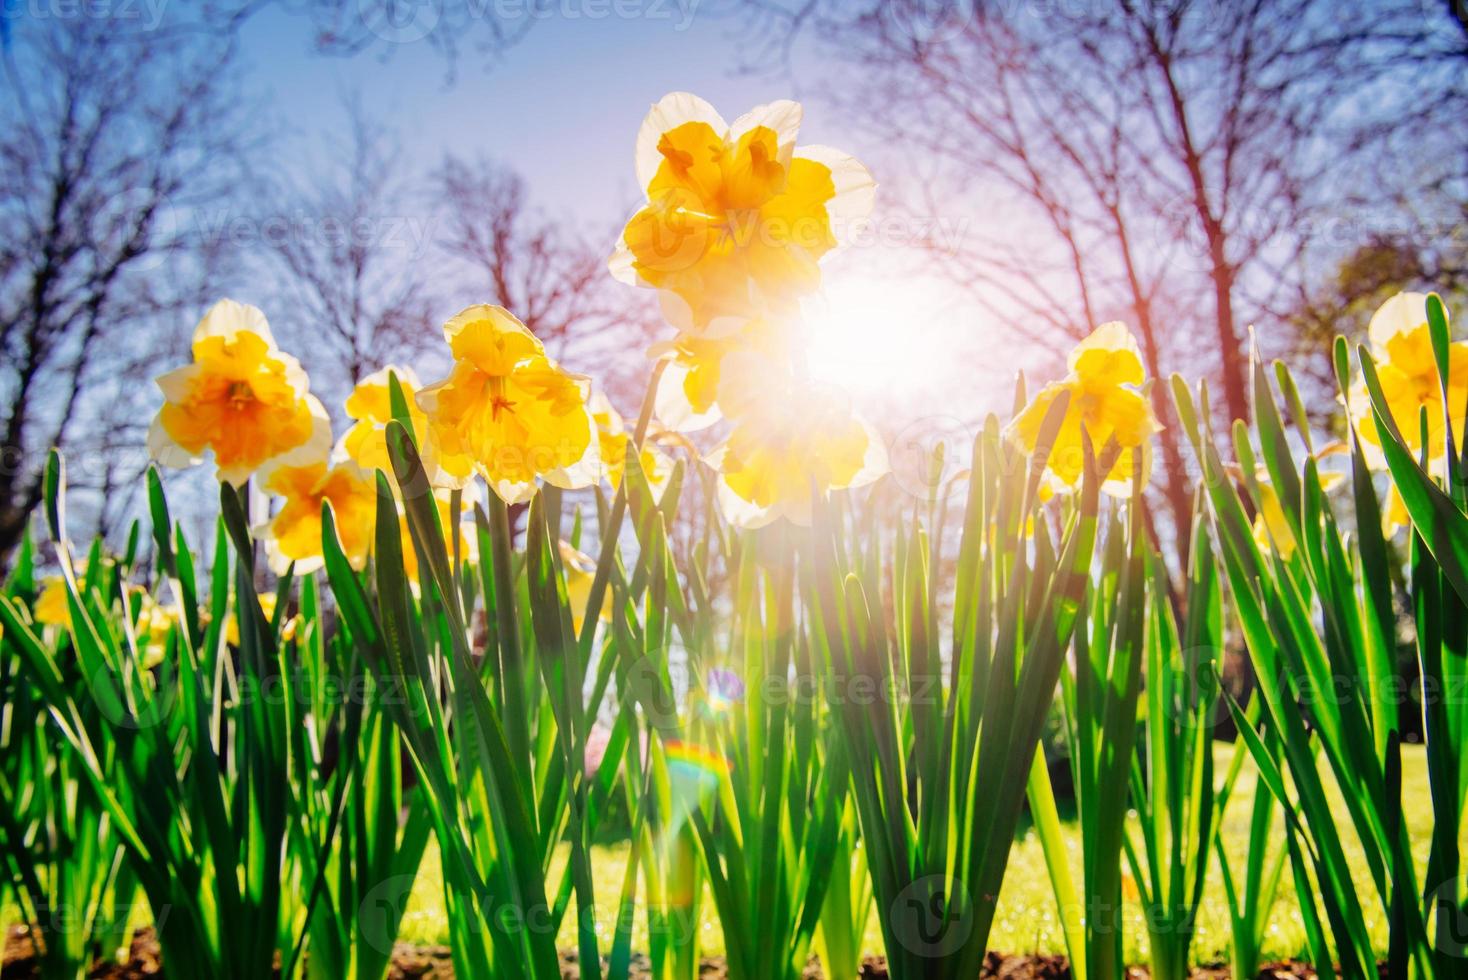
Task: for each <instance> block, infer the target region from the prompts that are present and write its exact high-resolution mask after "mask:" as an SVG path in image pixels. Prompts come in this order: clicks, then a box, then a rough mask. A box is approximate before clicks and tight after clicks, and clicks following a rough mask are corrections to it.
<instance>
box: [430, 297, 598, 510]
mask: <svg viewBox="0 0 1468 980" xmlns="http://www.w3.org/2000/svg"><path fill="white" fill-rule="evenodd" d="M444 336H445V337H446V338H447V339H448V342H449V348H450V349H451V350H452V351H453V355H454V367H453V370H452V372H451V373H450V374H449V376H448V377H447V378H445V379H444V380H442V381H440V382H438V383H437V384H432V385H429V386H428V387H427V388H424V389H423V390H422V391H420V392H419V393H418V405H419V407H420V408H422V410H423V413H424V415H425V416H426V417H427V423H428V428H429V431H430V432H431V435H432V439H433V441H434V442H435V443H436V444H437V447H438V458H437V468H438V470H439V471H441V472H442V473H443V474H445V476H446V477H447V478H450V479H453V480H458V481H462V480H466V479H468V478H469V477H470V476H471V475H472V474H473V473H475V472H478V473H480V474H481V475H482V476H483V477H484V478H485V479H486V480H487V481H488V482H489V485H490V488H491V489H493V490H494V492H495V493H497V494H499V496H500V498H501V499H503V500H504V501H505V502H506V503H524V502H525V501H527V500H529V499H530V498H531V497H532V496H533V495H534V494H535V481H536V479H537V478H539V479H543V480H545V481H547V482H548V483H551V484H554V485H555V486H558V487H564V488H566V489H575V488H578V487H585V486H590V485H591V484H592V483H593V482H595V480H596V477H597V471H598V464H599V453H598V445H597V441H596V440H595V439H594V438H593V430H594V425H593V423H592V420H591V413H590V412H589V411H588V410H587V406H586V399H587V395H588V387H589V386H588V383H587V382H586V380H585V379H584V378H580V377H578V376H576V375H572V374H569V373H567V372H566V371H564V370H562V369H561V368H560V366H559V365H557V364H556V363H555V362H554V361H552V360H551V359H550V358H549V357H547V356H546V354H545V349H544V348H543V347H542V346H541V344H540V341H539V340H537V339H536V338H535V336H534V335H533V334H532V333H531V332H530V331H529V330H527V329H526V327H525V325H524V324H523V323H521V322H520V321H519V320H517V319H515V317H514V316H513V315H512V314H511V313H510V312H509V311H508V310H505V309H504V308H502V307H499V306H471V307H469V308H468V309H466V310H464V311H463V312H461V313H459V314H458V315H457V316H455V317H454V318H453V319H452V320H450V321H449V322H448V323H446V324H444Z"/></svg>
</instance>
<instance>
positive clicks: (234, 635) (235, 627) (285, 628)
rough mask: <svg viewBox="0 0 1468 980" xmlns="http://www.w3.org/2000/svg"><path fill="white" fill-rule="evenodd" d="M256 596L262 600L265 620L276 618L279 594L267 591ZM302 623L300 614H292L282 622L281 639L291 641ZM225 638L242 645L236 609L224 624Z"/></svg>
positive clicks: (227, 640)
mask: <svg viewBox="0 0 1468 980" xmlns="http://www.w3.org/2000/svg"><path fill="white" fill-rule="evenodd" d="M256 598H257V599H258V600H259V601H260V611H261V612H263V613H264V614H265V621H266V622H267V623H268V622H270V621H271V620H273V619H274V618H275V607H276V605H277V603H278V602H279V601H280V598H279V596H278V595H276V593H274V592H268V591H267V592H260V593H257V594H256ZM300 625H301V617H300V616H299V615H296V616H291V617H290V618H289V619H287V620H286V621H285V622H283V623H281V624H280V638H281V640H282V641H285V642H289V641H290V640H292V639H294V638H295V635H296V629H297V627H299V626H300ZM224 639H225V641H226V642H228V643H229V645H230V646H234V647H237V646H239V645H240V621H239V616H238V614H237V613H236V612H235V611H234V610H231V611H230V614H229V619H228V620H227V621H226V622H225V624H224Z"/></svg>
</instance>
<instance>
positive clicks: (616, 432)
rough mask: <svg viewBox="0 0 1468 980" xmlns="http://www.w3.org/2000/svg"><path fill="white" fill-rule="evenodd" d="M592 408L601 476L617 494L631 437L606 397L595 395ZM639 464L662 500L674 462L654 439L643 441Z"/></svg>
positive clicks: (599, 394)
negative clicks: (659, 447)
mask: <svg viewBox="0 0 1468 980" xmlns="http://www.w3.org/2000/svg"><path fill="white" fill-rule="evenodd" d="M590 407H591V418H592V421H593V422H595V423H596V439H597V447H598V451H599V452H600V454H601V472H602V476H604V477H605V478H606V481H607V483H608V484H609V485H610V486H611V488H612V489H613V490H616V489H617V488H618V487H620V486H621V485H622V477H623V475H624V474H625V471H626V469H627V443H628V442H629V441H630V440H631V437H630V436H629V435H628V434H627V426H626V423H624V422H623V421H622V416H621V415H620V414H618V412H617V410H616V409H615V408H613V407H612V403H611V402H610V401H608V400H607V396H606V395H604V394H602V393H601V392H600V391H598V392H594V393H593V394H592V396H591V405H590ZM649 435H651V434H649ZM637 461H638V462H639V463H640V464H641V465H642V473H643V475H644V476H645V477H646V478H647V485H648V486H649V487H650V488H651V489H652V492H653V496H654V497H661V496H662V494H663V490H664V489H665V488H666V487H667V485H668V478H669V477H671V476H672V475H673V461H672V460H671V459H669V458H668V457H667V455H665V454H664V453H663V452H662V451H661V450H660V449H658V448H657V446H656V445H654V443H653V441H652V439H651V438H648V439H645V440H644V441H643V445H642V450H641V451H640V452H639V453H638V454H637Z"/></svg>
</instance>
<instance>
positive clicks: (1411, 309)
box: [1366, 293, 1427, 351]
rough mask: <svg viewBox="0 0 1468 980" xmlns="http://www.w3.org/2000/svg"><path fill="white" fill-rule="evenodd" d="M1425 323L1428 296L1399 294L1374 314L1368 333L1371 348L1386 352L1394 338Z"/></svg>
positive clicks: (1367, 329) (1424, 294) (1422, 294)
mask: <svg viewBox="0 0 1468 980" xmlns="http://www.w3.org/2000/svg"><path fill="white" fill-rule="evenodd" d="M1425 323H1427V294H1426V293H1397V294H1396V295H1395V296H1393V297H1392V298H1391V299H1389V300H1387V301H1386V302H1385V303H1383V304H1381V306H1380V308H1378V309H1377V311H1376V312H1375V313H1374V314H1372V316H1371V324H1370V326H1368V327H1367V328H1366V333H1367V335H1368V336H1369V337H1370V339H1371V346H1372V347H1373V348H1375V349H1376V350H1378V351H1384V350H1386V347H1387V344H1389V343H1390V342H1391V340H1392V338H1393V337H1396V336H1397V335H1399V334H1404V333H1411V332H1412V331H1414V330H1416V329H1417V328H1418V327H1420V326H1422V325H1423V324H1425Z"/></svg>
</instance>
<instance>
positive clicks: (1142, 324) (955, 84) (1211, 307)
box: [739, 0, 1468, 544]
mask: <svg viewBox="0 0 1468 980" xmlns="http://www.w3.org/2000/svg"><path fill="white" fill-rule="evenodd" d="M739 7H740V11H741V12H742V13H743V14H745V15H746V20H745V24H746V26H747V27H748V29H749V30H750V31H751V33H752V36H753V38H754V40H755V41H756V42H757V43H755V44H754V45H753V46H752V50H755V51H757V52H759V53H758V55H756V58H757V59H762V60H763V61H764V62H765V63H766V64H770V63H775V64H781V63H784V64H787V65H788V64H789V63H790V62H789V59H790V58H791V57H792V52H794V51H795V50H796V47H795V39H796V38H797V37H798V36H800V34H801V32H803V31H809V32H811V33H812V34H818V35H820V36H822V37H823V38H826V39H829V40H830V42H831V50H832V52H833V53H835V54H836V55H837V56H838V57H839V58H840V59H842V60H843V61H844V62H845V63H846V64H848V65H849V66H850V68H851V70H850V71H849V72H843V73H841V74H840V76H839V77H838V78H836V79H834V80H832V81H831V82H830V84H828V85H827V86H825V90H828V91H829V97H830V98H831V99H832V101H834V102H836V103H837V104H838V105H839V106H840V107H841V108H843V109H845V110H846V111H847V112H848V113H849V115H850V116H851V118H853V119H855V120H857V121H858V122H859V123H860V124H861V125H863V126H865V127H867V128H869V129H870V130H871V131H872V132H873V133H875V134H876V135H877V136H878V137H879V138H880V143H881V144H883V145H886V146H892V147H901V148H903V150H905V151H907V152H906V153H905V154H903V155H902V161H901V165H900V166H896V167H894V168H893V169H895V170H897V172H898V173H899V175H900V174H901V173H902V172H908V173H921V174H922V179H921V180H920V181H916V180H915V181H910V182H909V183H908V185H907V187H906V188H905V189H904V188H903V186H902V181H901V178H900V176H899V177H898V179H896V180H893V179H892V178H891V174H890V173H884V174H882V175H881V176H882V177H883V179H884V183H886V185H887V186H888V188H889V190H890V189H892V188H893V187H894V186H895V187H896V188H897V197H898V201H897V202H895V203H896V206H899V207H903V208H905V209H908V210H910V211H911V212H913V213H916V214H929V215H931V214H951V213H953V212H954V211H955V210H960V209H974V210H977V209H978V208H979V207H980V206H982V208H983V213H985V214H986V215H990V216H992V218H991V219H990V220H989V228H990V229H991V230H990V231H989V232H987V233H986V232H985V231H984V230H982V229H979V230H977V232H976V233H975V234H972V235H970V236H969V237H968V238H967V239H965V240H964V241H963V242H961V243H960V244H959V247H958V248H957V249H956V250H955V249H952V248H951V247H950V248H949V249H947V250H945V252H944V254H941V255H939V254H936V253H935V256H934V258H935V260H937V261H939V262H941V263H942V265H943V267H944V268H946V269H947V271H948V272H949V273H950V274H951V276H952V278H953V279H954V280H955V281H956V282H958V283H960V284H961V285H962V286H964V287H966V288H967V289H968V291H969V293H970V295H971V296H972V297H973V301H974V302H975V303H976V304H977V305H980V306H985V307H988V308H989V309H990V310H991V312H992V313H994V314H995V315H996V316H997V317H999V318H1001V319H1003V320H1006V321H1008V322H1009V324H1010V325H1011V326H1012V329H1013V330H1014V331H1015V332H1016V333H1017V334H1019V335H1021V336H1025V337H1027V338H1028V339H1030V340H1031V341H1032V342H1034V343H1036V344H1039V345H1043V346H1049V347H1052V348H1060V349H1063V348H1064V347H1066V346H1068V345H1069V344H1070V343H1072V342H1073V340H1074V339H1075V338H1076V337H1078V336H1081V335H1083V334H1084V333H1085V332H1087V331H1089V330H1090V329H1091V328H1092V327H1094V326H1095V325H1096V324H1097V323H1099V322H1100V321H1102V320H1105V319H1110V318H1121V319H1125V320H1127V321H1129V322H1130V323H1131V324H1133V325H1134V326H1135V327H1136V328H1137V331H1138V333H1139V334H1140V337H1141V343H1142V349H1143V354H1144V357H1145V359H1146V360H1147V362H1148V368H1149V373H1151V374H1152V375H1153V376H1154V377H1158V378H1163V377H1165V376H1166V373H1167V372H1170V371H1173V370H1185V371H1187V373H1189V374H1199V373H1203V374H1205V375H1208V376H1211V377H1212V378H1213V379H1214V380H1215V381H1216V382H1217V384H1216V387H1217V388H1219V389H1221V392H1222V399H1221V401H1222V404H1221V405H1220V406H1219V407H1220V409H1221V410H1222V411H1223V412H1225V413H1226V415H1227V417H1228V418H1247V416H1248V410H1249V406H1248V382H1247V350H1246V345H1247V343H1248V340H1247V337H1246V335H1245V332H1244V329H1243V328H1244V326H1245V325H1248V324H1253V323H1261V322H1262V324H1264V325H1267V326H1268V327H1269V328H1270V329H1269V330H1267V331H1265V333H1263V334H1261V337H1262V340H1263V344H1264V346H1265V347H1266V348H1267V352H1268V353H1282V352H1285V351H1287V350H1289V349H1290V342H1289V338H1288V336H1287V335H1286V334H1287V328H1288V327H1289V326H1290V321H1289V311H1290V310H1292V309H1294V308H1296V307H1297V306H1298V298H1299V295H1300V290H1301V288H1302V284H1304V283H1307V282H1310V281H1314V280H1315V279H1316V278H1317V277H1318V275H1319V270H1321V269H1322V268H1329V267H1330V266H1331V265H1332V263H1334V262H1335V261H1337V260H1338V259H1339V257H1340V254H1341V253H1342V252H1343V251H1344V250H1346V249H1348V248H1349V247H1350V244H1351V243H1350V242H1340V241H1337V240H1335V237H1334V236H1335V233H1337V232H1339V231H1340V230H1341V229H1342V227H1345V228H1346V229H1347V230H1348V232H1349V234H1348V236H1347V237H1349V236H1350V235H1354V236H1355V239H1356V241H1359V240H1361V238H1362V237H1364V232H1365V231H1367V230H1369V229H1370V228H1371V227H1372V226H1373V225H1372V223H1373V222H1374V221H1379V220H1381V216H1382V214H1383V213H1385V210H1386V209H1384V208H1382V207H1381V205H1383V204H1384V203H1385V202H1388V201H1396V200H1399V199H1400V198H1399V197H1395V198H1394V197H1393V194H1392V191H1394V190H1396V191H1399V192H1400V194H1401V195H1410V194H1411V193H1412V190H1413V189H1414V188H1417V187H1421V186H1424V185H1425V184H1428V183H1432V182H1434V181H1439V180H1442V181H1446V182H1448V183H1452V182H1453V181H1454V180H1457V181H1458V182H1459V189H1460V190H1461V179H1462V177H1463V167H1464V159H1465V153H1464V151H1465V145H1468V144H1465V137H1464V135H1463V131H1462V128H1461V125H1459V124H1457V123H1454V122H1452V120H1454V119H1455V118H1461V116H1462V114H1463V112H1464V109H1465V106H1468V82H1465V73H1464V71H1463V65H1464V63H1465V52H1468V44H1465V37H1464V33H1463V32H1462V30H1461V29H1460V27H1459V25H1458V24H1457V23H1456V22H1455V21H1454V20H1453V19H1452V18H1451V17H1449V16H1448V13H1449V11H1448V10H1446V9H1432V10H1428V9H1425V8H1424V7H1423V5H1422V4H1420V3H1418V2H1415V0H1394V2H1393V0H1388V2H1366V0H1357V2H1352V3H1346V4H1340V3H1332V2H1324V0H1319V2H1317V0H1305V2H1300V0H1292V2H1285V0H1278V2H1276V0H1246V2H1242V3H1221V2H1212V0H1178V2H1169V3H1149V2H1140V0H1117V2H1115V3H1103V4H1065V3H1059V4H1014V3H998V4H979V3H975V4H970V3H967V2H964V0H955V2H946V3H944V2H940V3H931V2H924V0H892V2H881V3H878V2H871V3H863V4H856V5H853V4H838V3H834V2H823V0H802V2H798V3H793V4H786V3H782V2H780V0H747V2H744V3H742V4H740V5H739ZM1409 141H1410V143H1411V145H1412V146H1413V147H1414V156H1415V157H1416V159H1417V161H1418V166H1417V167H1415V168H1412V169H1402V168H1398V169H1397V170H1395V171H1394V172H1393V171H1392V170H1391V169H1390V168H1387V167H1383V166H1381V164H1382V162H1383V161H1384V160H1386V159H1388V158H1389V157H1392V156H1394V155H1395V152H1394V151H1395V150H1397V149H1400V148H1401V147H1402V146H1404V145H1406V144H1407V143H1408V142H1409ZM1427 161H1432V164H1431V165H1430V166H1429V165H1427V163H1426V162H1427ZM1434 168H1436V169H1437V170H1439V171H1441V173H1437V174H1431V173H1429V172H1428V171H1429V170H1432V169H1434ZM893 204H894V202H893V201H892V199H891V198H890V197H889V199H888V206H893ZM950 246H951V243H950ZM1156 394H1157V396H1158V397H1157V398H1156V404H1157V408H1158V410H1159V413H1160V414H1161V415H1162V417H1163V421H1164V423H1168V422H1171V421H1172V420H1170V419H1168V418H1167V412H1168V405H1167V403H1166V400H1165V399H1164V398H1162V397H1161V392H1157V393H1156ZM1175 430H1176V425H1175V424H1173V425H1169V426H1168V430H1167V431H1165V432H1164V434H1163V436H1162V440H1161V443H1162V445H1161V449H1162V456H1163V459H1162V462H1163V470H1164V472H1163V479H1162V483H1163V487H1164V492H1165V496H1166V498H1167V502H1168V506H1169V510H1171V511H1172V514H1173V518H1174V521H1175V523H1176V526H1180V527H1181V526H1186V518H1187V505H1188V497H1189V494H1188V486H1189V484H1190V482H1191V481H1190V480H1189V479H1188V478H1187V475H1186V472H1185V470H1184V454H1183V452H1182V448H1181V446H1180V445H1179V439H1178V437H1177V435H1176V432H1175ZM1178 540H1179V543H1180V544H1181V543H1183V542H1184V541H1185V535H1179V536H1178Z"/></svg>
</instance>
